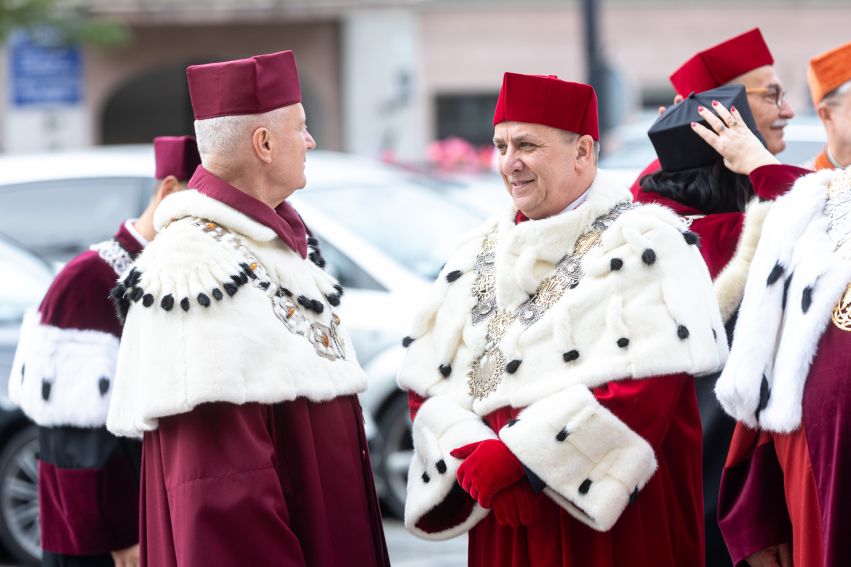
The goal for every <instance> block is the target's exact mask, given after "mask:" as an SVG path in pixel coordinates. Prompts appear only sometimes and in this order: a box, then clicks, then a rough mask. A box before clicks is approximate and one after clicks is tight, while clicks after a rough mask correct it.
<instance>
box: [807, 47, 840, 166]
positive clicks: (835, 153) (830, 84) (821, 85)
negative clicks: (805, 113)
mask: <svg viewBox="0 0 851 567" xmlns="http://www.w3.org/2000/svg"><path fill="white" fill-rule="evenodd" d="M807 79H808V81H809V84H810V94H811V95H812V97H813V105H814V106H815V108H816V112H817V113H818V117H819V118H820V119H821V121H822V124H824V130H825V132H827V145H826V146H825V148H824V150H822V152H821V153H820V154H819V155H818V156H816V158H815V159H814V160H813V163H812V169H817V170H818V169H845V168H847V167H848V166H849V165H851V42H849V43H846V44H845V45H840V46H839V47H836V48H834V49H831V50H829V51H826V52H824V53H820V54H819V55H816V56H815V57H813V58H812V59H810V67H809V70H808V73H807Z"/></svg>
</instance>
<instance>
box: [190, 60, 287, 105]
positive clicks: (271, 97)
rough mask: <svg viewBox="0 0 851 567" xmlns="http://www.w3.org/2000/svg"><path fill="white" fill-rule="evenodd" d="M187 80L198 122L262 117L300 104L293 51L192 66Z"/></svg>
mask: <svg viewBox="0 0 851 567" xmlns="http://www.w3.org/2000/svg"><path fill="white" fill-rule="evenodd" d="M186 78H187V79H188V80H189V97H190V98H191V99H192V111H193V112H194V113H195V119H196V120H204V119H206V118H216V117H218V116H233V115H237V114H262V113H264V112H269V111H270V110H275V109H276V108H281V107H282V106H289V105H291V104H296V103H299V102H301V88H300V87H299V84H298V69H297V68H296V65H295V57H294V56H293V52H292V51H280V52H278V53H269V54H266V55H255V56H254V57H249V58H248V59H235V60H233V61H222V62H220V63H209V64H207V65H192V66H190V67H188V68H187V69H186Z"/></svg>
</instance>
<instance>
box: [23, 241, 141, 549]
mask: <svg viewBox="0 0 851 567" xmlns="http://www.w3.org/2000/svg"><path fill="white" fill-rule="evenodd" d="M114 239H115V241H116V242H118V243H119V245H120V246H121V247H122V248H124V250H125V251H127V252H128V254H129V255H130V256H131V257H135V256H136V255H137V254H139V253H140V252H141V251H142V245H141V244H140V243H139V242H138V241H137V240H136V239H135V238H134V237H133V235H131V234H130V232H129V231H128V230H127V228H126V227H125V226H124V225H123V224H122V226H121V228H120V229H119V230H118V232H117V233H116V235H115V237H114ZM117 277H118V276H117V275H116V273H115V271H114V270H113V268H112V267H111V266H110V265H109V264H107V263H106V262H105V261H104V260H103V259H102V258H101V257H100V256H99V255H98V253H97V252H95V251H91V250H90V251H86V252H84V253H82V254H80V255H79V256H77V257H75V258H74V259H72V260H71V261H70V262H68V264H67V265H66V266H65V267H64V268H63V270H62V271H61V272H60V273H59V274H58V275H57V276H56V279H55V280H54V281H53V283H52V284H51V286H50V289H48V292H47V295H46V296H45V298H44V300H43V301H42V303H41V305H40V306H39V315H40V324H41V325H43V326H48V327H53V328H56V329H66V330H79V331H88V332H93V333H108V334H111V335H113V336H115V337H120V336H121V323H120V322H119V320H118V318H117V317H116V315H115V309H114V308H113V306H112V303H111V302H110V301H109V292H110V290H111V289H112V287H113V286H114V285H115V280H116V279H117ZM23 362H24V363H25V364H26V360H24V361H23ZM26 379H27V380H35V379H38V380H44V384H47V386H43V387H42V397H43V399H44V400H45V403H46V404H51V403H62V402H63V401H62V400H58V399H53V397H52V396H51V394H52V388H50V383H49V382H50V380H52V379H53V377H50V376H43V377H41V376H32V375H30V373H27V375H26ZM108 379H109V377H104V378H102V379H101V384H100V391H99V392H98V391H97V390H94V389H93V391H92V395H94V396H100V395H105V394H106V393H107V392H108V391H109V386H110V384H109V380H108ZM65 403H68V402H65ZM140 453H141V448H140V446H139V443H138V442H137V441H133V440H130V439H122V438H118V437H115V436H114V435H112V434H111V433H109V432H108V431H107V430H106V427H104V426H100V427H91V428H81V427H73V426H62V425H56V426H51V427H46V426H42V427H39V461H38V476H39V481H38V493H39V519H40V525H41V545H42V549H43V556H44V559H43V565H55V566H61V565H69V564H73V565H80V566H81V565H92V566H95V565H112V564H113V562H112V557H111V555H110V552H111V551H115V550H120V549H124V548H127V547H130V546H132V545H134V544H135V543H136V542H137V541H138V530H139V527H138V518H139V496H138V494H139V459H140Z"/></svg>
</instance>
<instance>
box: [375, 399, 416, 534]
mask: <svg viewBox="0 0 851 567" xmlns="http://www.w3.org/2000/svg"><path fill="white" fill-rule="evenodd" d="M378 430H379V432H380V433H381V450H380V453H379V472H380V474H381V477H382V480H383V484H384V487H385V490H384V494H383V495H382V501H383V502H384V505H385V507H386V508H387V509H388V510H389V511H390V513H392V514H393V515H394V516H396V517H397V518H402V517H403V516H404V515H405V494H406V493H407V486H408V467H409V466H410V464H411V457H412V456H413V454H414V443H413V441H412V440H411V416H410V413H409V412H408V397H407V396H405V395H396V396H395V397H394V398H393V399H392V400H391V401H390V402H389V403H388V404H387V407H386V408H385V409H384V412H382V414H381V415H380V416H379V418H378Z"/></svg>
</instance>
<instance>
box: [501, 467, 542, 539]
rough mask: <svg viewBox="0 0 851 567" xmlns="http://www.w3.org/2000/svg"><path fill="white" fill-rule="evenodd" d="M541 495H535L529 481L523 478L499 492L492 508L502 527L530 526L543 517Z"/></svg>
mask: <svg viewBox="0 0 851 567" xmlns="http://www.w3.org/2000/svg"><path fill="white" fill-rule="evenodd" d="M541 498H542V496H541V495H540V494H535V491H534V490H532V487H531V486H530V485H529V481H528V480H526V479H525V478H521V479H520V480H518V481H517V482H515V483H514V484H512V485H511V486H509V487H508V488H503V489H502V490H500V491H499V492H497V493H496V494H495V495H494V497H493V501H491V508H492V509H493V513H494V515H495V516H496V522H497V523H498V524H499V525H500V526H511V527H512V528H517V527H520V526H530V525H532V522H534V521H535V520H536V519H538V516H540V515H541Z"/></svg>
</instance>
